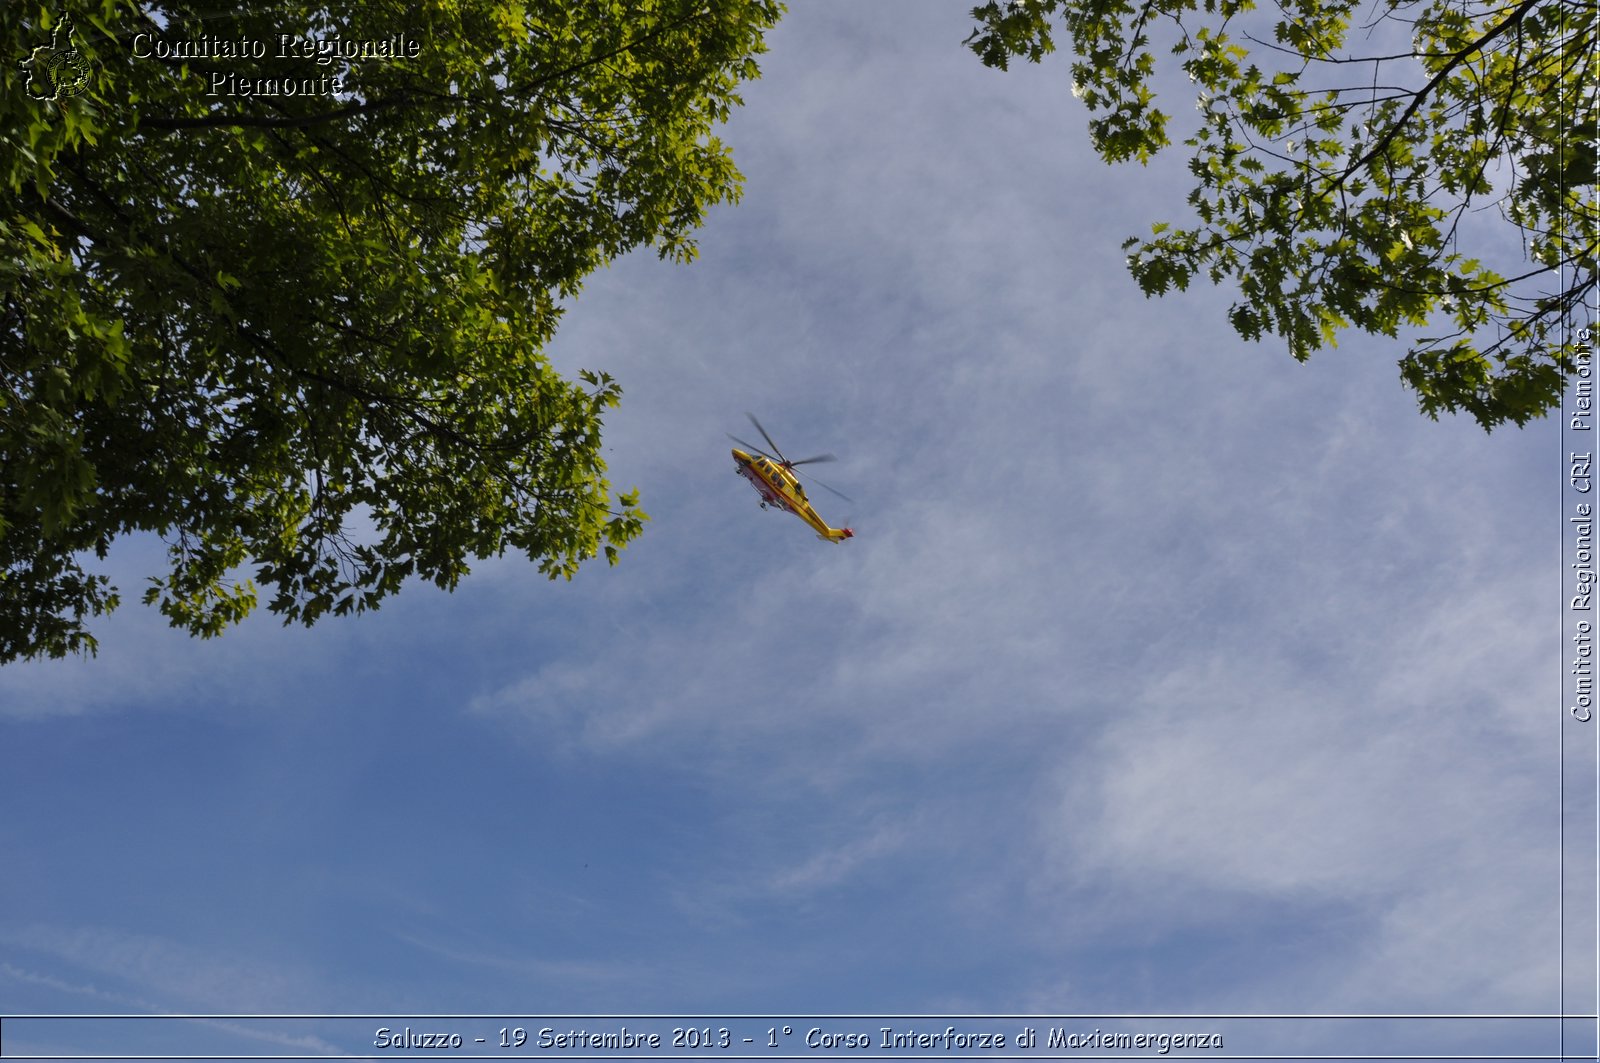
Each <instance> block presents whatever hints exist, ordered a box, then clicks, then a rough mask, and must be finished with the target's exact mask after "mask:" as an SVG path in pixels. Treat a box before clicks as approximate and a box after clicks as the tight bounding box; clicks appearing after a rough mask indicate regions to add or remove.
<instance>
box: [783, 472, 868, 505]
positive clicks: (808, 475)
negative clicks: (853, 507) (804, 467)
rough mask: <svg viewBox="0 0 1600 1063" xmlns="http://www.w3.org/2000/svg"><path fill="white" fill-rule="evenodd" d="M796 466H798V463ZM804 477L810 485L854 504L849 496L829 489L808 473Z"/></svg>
mask: <svg viewBox="0 0 1600 1063" xmlns="http://www.w3.org/2000/svg"><path fill="white" fill-rule="evenodd" d="M796 464H798V462H797V463H796ZM796 475H799V474H798V473H796ZM805 476H806V479H807V480H810V481H811V482H812V483H814V484H816V485H817V486H818V487H820V488H822V489H823V490H824V491H830V492H832V493H833V494H836V495H838V496H839V497H840V498H842V499H844V500H845V501H846V502H849V503H851V504H854V503H855V499H853V498H851V497H850V496H849V495H847V494H845V493H844V492H843V491H840V490H838V489H837V488H833V487H829V486H828V485H827V484H825V483H823V482H822V481H821V480H819V479H817V478H816V477H815V476H812V475H811V474H810V473H806V474H805Z"/></svg>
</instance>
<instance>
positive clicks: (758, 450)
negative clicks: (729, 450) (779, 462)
mask: <svg viewBox="0 0 1600 1063" xmlns="http://www.w3.org/2000/svg"><path fill="white" fill-rule="evenodd" d="M728 438H729V439H731V440H733V441H734V442H735V443H737V444H739V445H740V446H741V447H743V448H744V449H746V450H753V451H755V452H756V453H757V454H762V455H765V456H766V457H769V458H770V457H772V455H771V454H768V453H767V452H766V451H764V450H762V449H761V448H760V447H758V446H756V445H755V444H754V443H746V442H745V441H744V440H742V439H740V438H739V437H738V436H736V435H734V434H733V433H732V432H729V433H728Z"/></svg>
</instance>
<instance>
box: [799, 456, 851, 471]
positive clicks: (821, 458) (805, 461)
mask: <svg viewBox="0 0 1600 1063" xmlns="http://www.w3.org/2000/svg"><path fill="white" fill-rule="evenodd" d="M838 460H839V459H838V458H836V457H834V456H833V455H832V454H818V455H817V456H816V457H814V458H801V459H800V460H799V461H791V462H787V464H788V466H789V467H790V468H791V469H792V468H794V467H795V466H796V465H810V464H812V463H814V462H819V461H838Z"/></svg>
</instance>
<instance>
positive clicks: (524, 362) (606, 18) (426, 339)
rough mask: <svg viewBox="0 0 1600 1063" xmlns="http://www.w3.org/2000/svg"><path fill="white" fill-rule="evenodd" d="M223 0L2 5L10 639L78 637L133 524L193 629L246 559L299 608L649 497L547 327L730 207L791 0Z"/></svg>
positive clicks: (1, 500)
mask: <svg viewBox="0 0 1600 1063" xmlns="http://www.w3.org/2000/svg"><path fill="white" fill-rule="evenodd" d="M240 6H241V7H248V8H249V10H248V11H247V12H246V13H240V14H228V15H217V14H213V13H211V12H213V11H214V10H215V7H214V5H210V4H191V3H186V2H182V0H172V2H166V0H149V2H139V0H75V2H71V0H50V2H49V3H36V2H18V0H9V2H7V3H4V4H0V40H4V41H5V42H6V49H5V55H7V56H9V57H11V58H8V59H6V60H5V61H4V62H3V63H0V662H4V661H10V660H15V659H17V658H22V657H36V656H42V655H48V656H61V655H63V654H65V653H68V652H83V651H92V650H93V649H94V647H95V640H94V638H93V636H92V634H91V633H90V631H89V629H88V627H87V624H88V621H89V620H90V619H91V618H93V617H94V616H97V615H99V614H102V613H104V612H105V611H107V610H109V609H111V608H113V607H114V606H115V605H116V604H117V600H118V596H117V591H116V588H114V587H112V586H110V585H109V583H108V581H107V578H106V577H105V576H104V575H103V574H98V573H95V572H93V571H91V568H92V567H93V565H94V557H95V556H98V557H100V558H104V557H105V556H106V553H107V549H108V548H109V546H110V544H111V543H112V542H113V541H114V540H116V539H117V538H119V537H121V536H125V535H127V534H129V533H134V532H155V533H158V534H159V535H160V536H161V537H162V539H163V540H164V541H165V542H166V544H167V547H168V553H169V560H170V568H169V570H168V571H166V572H165V573H164V574H161V575H158V576H155V577H152V578H151V580H150V585H149V587H148V588H147V589H146V590H145V592H144V600H145V601H146V602H148V603H155V604H158V605H159V607H160V609H161V611H162V612H163V613H164V614H165V615H166V616H168V617H169V618H170V619H171V622H172V623H173V624H174V625H175V626H179V627H182V628H185V629H187V630H189V631H190V632H192V633H195V634H198V635H205V636H210V635H215V634H218V633H219V632H221V631H222V630H223V629H224V628H225V627H227V626H228V625H229V624H231V623H233V622H235V621H237V620H239V619H240V618H241V617H243V616H244V615H245V614H246V613H248V612H249V611H250V610H251V609H252V608H253V607H254V605H255V604H256V595H257V587H258V586H259V587H261V588H264V589H267V590H268V591H269V593H270V595H271V597H270V599H269V601H268V605H269V608H270V609H271V610H272V611H274V612H276V613H279V614H282V615H283V616H284V617H285V622H289V621H300V622H303V623H306V624H310V623H312V622H313V621H314V620H316V619H317V618H318V617H320V616H322V615H324V614H326V613H329V612H332V613H336V614H339V613H347V612H352V611H355V612H360V611H362V610H364V609H368V608H374V607H376V606H377V605H378V603H379V601H380V600H381V599H383V598H384V597H386V596H387V595H389V594H392V593H394V592H395V591H396V590H398V589H399V588H400V586H401V585H402V583H403V582H404V581H405V580H406V579H407V578H408V577H412V576H417V577H421V578H425V579H428V580H431V581H432V582H434V583H436V584H437V585H438V586H440V587H443V588H451V587H454V586H455V585H456V584H457V582H458V581H459V580H460V579H461V578H462V576H464V575H465V574H466V573H467V572H468V567H469V562H470V561H471V560H473V559H481V558H485V557H489V556H497V555H500V554H503V553H504V552H506V551H507V550H516V551H520V552H523V553H525V554H526V555H527V556H528V557H529V558H531V559H534V560H536V561H537V562H538V564H539V566H540V568H541V570H542V571H544V572H545V573H547V574H549V576H550V577H551V578H555V577H556V576H567V577H569V578H570V577H571V575H572V574H573V573H574V571H575V570H576V569H577V567H578V565H579V564H580V562H581V561H583V560H585V559H587V558H592V557H596V556H598V555H599V553H600V552H601V551H602V550H603V551H604V553H605V555H606V556H607V558H608V559H609V560H610V561H612V562H613V563H614V562H615V561H616V559H617V551H618V549H619V548H621V547H622V546H623V545H624V544H626V543H627V542H628V541H630V540H632V539H633V538H634V537H635V536H637V535H638V534H639V532H640V529H641V526H642V522H643V520H644V519H645V515H644V514H643V513H642V512H641V511H640V510H639V509H638V503H637V498H636V495H635V494H634V493H625V494H621V495H620V496H617V497H613V495H612V493H611V489H610V487H609V485H608V483H607V481H606V480H605V478H604V470H605V466H604V463H603V462H602V460H601V457H600V427H601V415H602V412H603V411H604V410H606V409H607V408H608V407H612V406H614V405H615V404H616V403H617V401H618V396H619V388H618V386H617V384H616V383H615V381H613V380H612V379H611V378H610V377H609V376H607V375H606V374H604V373H601V372H595V371H584V372H582V373H580V374H579V378H580V379H579V380H578V381H576V382H574V381H569V380H567V379H564V378H563V377H561V376H560V375H558V374H557V373H556V372H555V371H554V370H553V369H552V367H551V366H550V365H549V363H548V362H547V360H546V359H545V358H544V357H543V355H542V354H541V350H542V349H543V348H544V346H545V345H546V344H547V343H548V341H549V340H550V338H551V336H552V334H553V333H554V331H555V328H556V325H557V321H558V319H559V317H560V315H561V312H562V301H563V299H564V298H566V297H570V296H572V295H574V294H575V293H576V292H577V291H578V289H579V286H580V284H581V282H582V280H583V278H584V277H585V276H586V275H587V274H588V273H589V272H590V271H592V270H594V269H595V268H596V267H598V266H601V265H603V264H605V263H606V262H607V261H609V260H611V259H612V258H614V257H615V256H617V255H620V254H622V253H624V252H626V251H628V250H629V249H631V248H636V247H639V246H651V247H654V248H655V249H656V250H657V251H658V252H659V253H660V255H661V256H663V257H665V258H671V259H677V260H686V259H688V258H691V257H692V256H693V254H694V244H693V242H692V234H693V232H694V230H695V229H696V228H697V226H698V225H699V223H700V222H701V220H702V218H703V217H704V215H705V212H706V210H707V209H708V207H710V206H711V205H712V204H715V203H718V202H724V201H731V200H734V199H736V198H737V196H738V191H739V186H740V176H739V174H738V172H737V170H735V168H734V166H733V163H732V161H731V159H730V157H729V154H728V152H727V150H726V148H725V146H724V145H723V144H722V143H720V142H719V141H718V140H717V139H716V137H715V136H713V130H714V129H715V127H716V126H717V125H718V124H719V123H721V122H722V121H724V120H725V119H726V118H727V117H728V115H729V112H730V109H731V108H732V107H733V106H735V105H736V104H738V103H739V102H740V101H739V97H738V95H737V94H736V90H737V87H738V85H739V83H740V82H741V81H742V80H745V79H750V78H754V77H756V76H757V74H758V71H757V67H756V64H755V60H754V57H755V56H756V55H758V54H760V53H761V52H762V51H763V48H762V34H763V33H764V31H765V30H766V29H768V28H769V27H770V26H771V25H772V24H774V23H775V22H776V20H777V18H778V17H779V13H780V5H779V4H778V3H776V2H775V0H717V2H715V3H707V2H706V0H626V2H624V0H586V2H584V3H570V2H566V0H363V2H361V3H356V4H349V5H345V4H336V5H326V4H323V3H321V2H306V0H291V2H286V3H277V4H274V5H270V6H268V5H259V6H252V5H240ZM347 7H348V8H351V9H353V10H351V11H349V12H348V13H347V12H345V11H343V10H342V9H344V8H347ZM58 19H61V20H62V21H59V22H58V21H57V20H58ZM68 19H70V26H67V25H63V22H65V21H66V20H68ZM53 35H54V37H55V39H54V40H52V36H53ZM63 37H65V38H66V39H62V38H63ZM363 42H365V43H363ZM23 60H28V61H27V62H26V63H24V62H23ZM245 569H248V570H249V571H250V573H251V574H253V577H254V578H253V579H245V578H241V577H242V576H243V574H244V572H243V570H245Z"/></svg>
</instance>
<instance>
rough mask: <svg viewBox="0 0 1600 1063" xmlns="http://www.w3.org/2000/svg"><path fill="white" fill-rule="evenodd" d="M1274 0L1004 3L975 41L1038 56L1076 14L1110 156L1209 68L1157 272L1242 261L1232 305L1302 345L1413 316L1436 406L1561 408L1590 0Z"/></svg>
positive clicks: (1582, 216)
mask: <svg viewBox="0 0 1600 1063" xmlns="http://www.w3.org/2000/svg"><path fill="white" fill-rule="evenodd" d="M1274 6H1275V8H1276V10H1275V11H1273V12H1270V13H1269V12H1265V11H1257V10H1256V8H1255V4H1254V2H1253V0H1140V2H1138V3H1135V2H1133V0H1018V2H1015V3H1006V4H1001V3H998V2H992V3H988V4H985V5H984V6H982V7H978V8H975V9H974V10H973V16H974V18H975V19H976V20H977V22H978V26H977V29H976V30H975V31H974V32H973V34H972V36H971V37H969V38H968V41H967V43H968V45H969V46H970V47H971V48H972V49H973V51H975V52H976V53H977V54H978V56H979V57H980V58H981V59H982V60H983V61H984V62H985V63H986V64H988V65H989V66H993V67H998V68H1000V69H1005V68H1006V66H1007V64H1008V62H1009V61H1010V60H1011V59H1013V58H1017V57H1022V58H1025V59H1027V60H1029V61H1032V62H1038V61H1040V60H1041V59H1042V58H1043V56H1044V55H1045V54H1046V53H1048V52H1050V51H1052V50H1053V48H1054V32H1055V29H1056V25H1055V24H1056V23H1057V22H1059V24H1060V25H1061V26H1062V27H1064V28H1065V30H1066V32H1067V35H1068V37H1069V38H1070V40H1071V47H1072V51H1073V53H1074V59H1073V60H1072V63H1071V69H1072V77H1073V87H1072V91H1073V95H1075V96H1077V97H1079V98H1080V99H1082V101H1083V102H1084V104H1085V105H1086V106H1087V107H1088V109H1089V114H1090V121H1089V130H1090V135H1091V137H1092V139H1093V143H1094V147H1095V149H1096V151H1097V152H1098V153H1099V154H1100V155H1101V156H1102V157H1103V158H1104V159H1105V160H1106V161H1107V162H1123V161H1126V160H1130V159H1135V160H1138V161H1139V162H1141V163H1143V162H1145V161H1147V160H1148V159H1149V158H1150V157H1151V156H1152V155H1154V153H1155V152H1157V151H1159V150H1160V149H1161V148H1163V147H1165V146H1167V145H1168V143H1169V140H1168V126H1169V119H1170V117H1171V116H1170V115H1169V114H1168V113H1167V112H1166V111H1164V110H1163V109H1162V108H1161V107H1160V106H1158V103H1157V90H1158V89H1160V90H1163V91H1167V90H1170V89H1172V88H1173V87H1174V86H1180V85H1181V86H1182V89H1180V90H1179V91H1183V90H1184V89H1189V88H1190V86H1188V85H1184V84H1183V82H1182V81H1181V80H1179V78H1178V77H1177V76H1176V75H1178V74H1180V73H1181V74H1185V75H1187V77H1188V81H1189V82H1192V83H1193V91H1195V92H1196V93H1197V96H1198V98H1197V100H1196V105H1197V107H1198V110H1199V119H1198V122H1197V123H1196V126H1197V127H1196V128H1195V129H1194V131H1193V133H1192V135H1189V136H1187V137H1186V139H1185V140H1184V144H1185V145H1186V146H1187V147H1189V148H1190V149H1192V152H1193V154H1192V156H1191V158H1190V162H1189V171H1190V173H1191V174H1192V175H1193V177H1194V180H1195V185H1194V190H1193V192H1192V193H1191V194H1190V196H1189V204H1190V206H1191V207H1192V208H1193V210H1194V213H1195V215H1196V216H1197V223H1196V224H1195V225H1193V226H1192V227H1190V228H1175V227H1173V226H1171V225H1169V224H1164V223H1159V224H1156V225H1155V226H1154V227H1153V233H1152V236H1151V238H1149V239H1143V240H1141V239H1137V238H1136V239H1132V240H1129V241H1128V243H1127V244H1126V245H1125V247H1126V248H1127V249H1129V250H1130V252H1131V253H1130V255H1129V258H1128V265H1129V268H1130V270H1131V272H1132V273H1133V275H1134V277H1135V278H1136V279H1137V280H1138V282H1139V285H1140V287H1141V288H1142V289H1143V290H1144V292H1145V293H1146V294H1147V295H1156V294H1161V293H1164V292H1167V291H1170V290H1171V289H1174V288H1178V289H1182V288H1185V287H1187V286H1188V284H1189V282H1190V281H1191V280H1192V279H1194V278H1195V277H1196V276H1205V277H1208V278H1209V279H1210V280H1211V281H1212V282H1213V283H1218V282H1221V281H1222V280H1223V279H1224V278H1233V279H1234V280H1235V281H1236V282H1237V283H1238V286H1239V290H1240V299H1239V301H1238V302H1236V303H1235V304H1234V305H1233V308H1232V311H1231V315H1230V317H1231V321H1232V324H1233V326H1234V328H1235V329H1236V330H1237V331H1238V332H1239V334H1240V335H1241V336H1244V337H1246V338H1248V339H1258V338H1260V337H1261V336H1262V335H1263V334H1266V333H1272V334H1274V335H1277V336H1280V337H1282V338H1283V339H1285V340H1287V341H1288V346H1289V350H1290V352H1291V353H1292V354H1293V355H1294V356H1295V357H1296V358H1298V359H1301V360H1304V359H1306V358H1307V357H1309V356H1310V354H1311V352H1312V351H1314V350H1317V349H1318V348H1320V347H1322V346H1323V345H1325V344H1333V343H1335V342H1336V337H1337V335H1338V334H1339V332H1340V331H1341V330H1343V329H1346V328H1351V327H1354V328H1358V329H1361V330H1363V331H1366V332H1369V333H1373V334H1377V335H1382V336H1398V335H1400V334H1401V332H1402V330H1405V332H1406V335H1407V339H1408V342H1410V344H1411V346H1410V350H1409V353H1407V354H1406V356H1405V357H1404V358H1403V359H1402V360H1401V362H1400V372H1401V377H1402V379H1403V380H1404V381H1405V383H1406V384H1407V385H1408V386H1409V387H1411V388H1413V389H1414V390H1415V391H1416V393H1417V395H1418V398H1419V401H1420V405H1421V408H1422V410H1423V412H1425V413H1427V414H1428V415H1429V416H1431V417H1434V418H1437V417H1438V415H1439V413H1440V412H1441V411H1452V412H1455V411H1461V412H1466V413H1470V414H1471V415H1472V416H1473V417H1474V418H1476V420H1477V421H1478V423H1479V424H1481V425H1482V426H1483V427H1484V429H1485V430H1488V429H1492V428H1493V427H1495V426H1496V425H1499V424H1503V423H1504V422H1506V421H1511V422H1514V423H1516V424H1518V425H1522V424H1525V423H1526V422H1527V421H1528V420H1530V419H1531V418H1533V417H1538V416H1543V415H1544V414H1545V413H1547V412H1548V411H1549V410H1551V409H1553V408H1556V407H1558V406H1559V404H1560V402H1561V394H1562V391H1563V388H1564V387H1565V381H1566V379H1567V376H1568V374H1570V373H1572V372H1573V371H1575V369H1576V368H1577V359H1578V358H1579V357H1580V355H1581V354H1582V351H1583V346H1582V344H1581V342H1580V341H1581V333H1580V332H1579V326H1581V325H1585V324H1589V325H1592V322H1593V316H1594V303H1595V300H1596V268H1595V267H1596V254H1597V251H1596V233H1597V229H1600V213H1597V201H1596V188H1597V179H1600V174H1597V166H1596V136H1597V133H1600V109H1597V106H1596V99H1597V94H1600V65H1597V57H1600V50H1597V46H1596V40H1595V29H1596V21H1597V19H1596V5H1595V3H1594V0H1522V2H1520V3H1511V4H1508V3H1503V2H1490V3H1481V2H1474V0H1377V2H1376V3H1367V2H1365V0H1362V2H1359V3H1358V2H1357V0H1278V2H1277V4H1276V5H1274ZM1169 56H1170V57H1171V58H1170V59H1169V58H1167V57H1169ZM1179 135H1182V134H1179ZM1424 330H1426V331H1428V332H1430V333H1432V334H1430V335H1424V334H1422V333H1423V331H1424Z"/></svg>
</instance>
